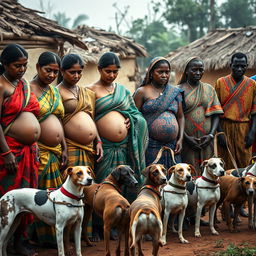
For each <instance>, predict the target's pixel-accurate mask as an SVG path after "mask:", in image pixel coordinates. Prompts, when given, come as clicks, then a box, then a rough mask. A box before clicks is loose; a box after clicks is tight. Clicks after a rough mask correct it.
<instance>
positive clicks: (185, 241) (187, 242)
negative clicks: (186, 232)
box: [180, 238, 189, 244]
mask: <svg viewBox="0 0 256 256" xmlns="http://www.w3.org/2000/svg"><path fill="white" fill-rule="evenodd" d="M180 242H181V243H182V244H189V241H188V240H186V239H184V238H183V239H180Z"/></svg>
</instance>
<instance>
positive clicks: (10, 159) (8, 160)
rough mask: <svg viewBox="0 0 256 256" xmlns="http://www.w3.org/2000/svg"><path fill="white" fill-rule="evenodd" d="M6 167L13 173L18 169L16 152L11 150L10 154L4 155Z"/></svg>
mask: <svg viewBox="0 0 256 256" xmlns="http://www.w3.org/2000/svg"><path fill="white" fill-rule="evenodd" d="M3 158H4V165H5V168H6V169H7V170H8V171H9V172H10V173H12V174H15V173H16V171H17V167H18V166H17V162H16V158H15V156H14V154H13V153H12V152H10V153H9V154H7V155H5V156H3Z"/></svg>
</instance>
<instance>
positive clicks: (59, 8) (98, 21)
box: [19, 0, 151, 30]
mask: <svg viewBox="0 0 256 256" xmlns="http://www.w3.org/2000/svg"><path fill="white" fill-rule="evenodd" d="M19 2H20V4H22V5H24V6H25V7H28V8H31V9H36V10H40V0H19ZM42 2H43V3H44V5H45V6H47V3H49V2H50V4H51V5H52V10H53V11H52V12H51V13H50V14H51V15H53V13H57V12H65V13H66V15H67V16H68V17H70V18H71V19H72V20H73V19H74V18H75V17H76V16H77V15H79V14H86V15H88V16H89V19H88V20H87V21H86V24H87V25H88V26H93V27H97V28H102V29H105V30H108V29H109V27H110V26H111V27H112V28H114V30H115V24H116V23H115V12H116V9H115V8H114V7H113V4H114V3H117V6H118V8H119V9H121V10H122V11H124V9H125V6H127V5H129V6H130V8H129V10H128V15H127V19H128V22H130V21H132V20H133V19H136V18H143V17H144V15H145V14H147V13H148V11H147V10H148V5H149V3H150V2H151V0H42ZM71 24H72V22H70V25H71ZM124 26H125V25H124Z"/></svg>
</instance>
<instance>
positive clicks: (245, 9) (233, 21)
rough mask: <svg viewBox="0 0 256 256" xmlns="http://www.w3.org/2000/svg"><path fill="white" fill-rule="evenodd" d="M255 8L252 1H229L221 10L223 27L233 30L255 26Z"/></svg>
mask: <svg viewBox="0 0 256 256" xmlns="http://www.w3.org/2000/svg"><path fill="white" fill-rule="evenodd" d="M255 6H256V4H255V1H252V0H227V1H226V2H224V3H223V4H222V5H221V8H220V10H221V14H222V16H223V20H224V22H223V25H224V26H225V27H231V28H237V27H243V26H249V25H255V24H256V20H255Z"/></svg>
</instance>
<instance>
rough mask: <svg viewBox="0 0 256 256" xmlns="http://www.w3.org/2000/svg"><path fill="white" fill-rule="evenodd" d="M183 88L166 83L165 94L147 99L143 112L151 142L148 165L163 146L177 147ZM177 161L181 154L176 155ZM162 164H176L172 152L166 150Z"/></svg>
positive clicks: (167, 166) (169, 165)
mask: <svg viewBox="0 0 256 256" xmlns="http://www.w3.org/2000/svg"><path fill="white" fill-rule="evenodd" d="M182 93H183V90H181V89H179V88H178V87H174V86H172V85H166V87H165V89H164V91H163V94H162V95H160V96H159V97H158V98H156V99H151V100H147V101H146V102H145V103H144V104H143V106H142V108H141V112H142V115H143V116H144V118H145V119H146V121H147V125H148V131H149V143H148V147H147V150H146V165H147V166H148V165H150V164H152V163H153V161H154V160H155V158H156V156H157V153H158V151H159V150H160V149H161V147H163V146H167V147H169V148H171V149H172V150H174V149H175V147H176V140H177V137H178V134H179V124H178V122H177V119H176V115H177V112H178V107H179V103H180V102H182ZM175 160H176V162H177V163H178V162H180V161H181V158H180V156H179V155H176V156H175ZM159 163H160V164H163V165H164V166H165V167H166V168H170V167H171V166H173V165H174V163H173V160H172V157H171V154H170V152H168V151H164V152H163V155H162V157H161V159H160V160H159Z"/></svg>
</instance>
